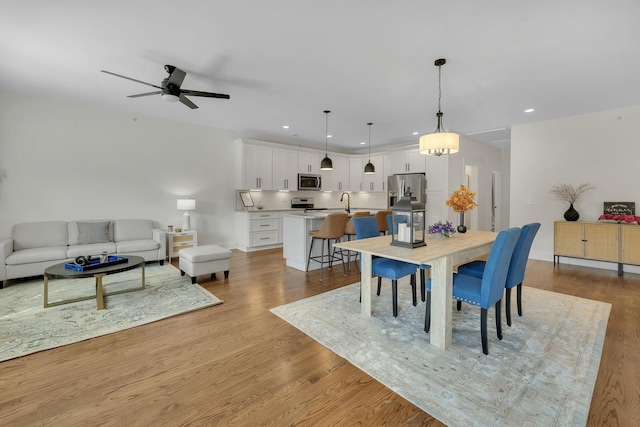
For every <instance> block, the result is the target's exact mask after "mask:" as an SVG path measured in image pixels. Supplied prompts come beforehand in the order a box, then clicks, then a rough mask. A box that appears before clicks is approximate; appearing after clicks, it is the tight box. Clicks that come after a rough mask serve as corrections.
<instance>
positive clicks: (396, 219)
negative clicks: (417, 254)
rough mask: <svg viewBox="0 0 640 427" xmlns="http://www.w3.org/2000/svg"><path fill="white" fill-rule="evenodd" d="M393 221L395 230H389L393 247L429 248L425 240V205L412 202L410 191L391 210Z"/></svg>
mask: <svg viewBox="0 0 640 427" xmlns="http://www.w3.org/2000/svg"><path fill="white" fill-rule="evenodd" d="M391 219H392V225H393V229H392V230H389V233H390V234H391V244H392V245H393V246H401V247H403V248H410V249H413V248H419V247H421V246H427V243H426V242H425V240H424V233H425V231H424V228H425V227H424V226H425V224H424V221H425V209H424V203H418V202H417V201H416V200H415V199H414V200H412V199H411V191H410V190H409V189H407V192H406V193H405V194H404V197H402V198H401V199H400V200H399V201H398V202H397V203H396V204H395V205H393V207H392V208H391Z"/></svg>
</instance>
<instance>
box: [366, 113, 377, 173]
mask: <svg viewBox="0 0 640 427" xmlns="http://www.w3.org/2000/svg"><path fill="white" fill-rule="evenodd" d="M372 124H373V123H367V126H369V163H367V164H366V165H364V173H365V174H367V175H371V174H374V173H376V167H375V166H373V163H371V125H372Z"/></svg>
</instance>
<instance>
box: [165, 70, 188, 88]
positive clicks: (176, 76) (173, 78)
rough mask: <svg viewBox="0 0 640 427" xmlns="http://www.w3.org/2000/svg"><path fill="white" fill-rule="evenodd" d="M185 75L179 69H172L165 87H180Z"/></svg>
mask: <svg viewBox="0 0 640 427" xmlns="http://www.w3.org/2000/svg"><path fill="white" fill-rule="evenodd" d="M186 75H187V73H185V72H184V71H182V70H181V69H179V68H176V69H174V70H173V72H172V73H171V75H170V76H169V80H168V81H167V86H169V85H170V84H174V85H176V86H178V87H180V85H181V84H182V81H183V80H184V78H185V76H186Z"/></svg>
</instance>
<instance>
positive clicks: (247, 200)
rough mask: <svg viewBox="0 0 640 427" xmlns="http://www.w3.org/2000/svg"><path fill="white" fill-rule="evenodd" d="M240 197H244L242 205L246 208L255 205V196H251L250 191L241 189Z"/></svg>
mask: <svg viewBox="0 0 640 427" xmlns="http://www.w3.org/2000/svg"><path fill="white" fill-rule="evenodd" d="M240 198H241V199H242V205H243V206H244V207H245V208H252V207H253V198H252V197H251V193H250V192H248V191H241V192H240Z"/></svg>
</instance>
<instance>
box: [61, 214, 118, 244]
mask: <svg viewBox="0 0 640 427" xmlns="http://www.w3.org/2000/svg"><path fill="white" fill-rule="evenodd" d="M105 224H106V225H105ZM105 228H106V236H105ZM81 229H82V233H81V232H80V230H81ZM103 242H113V224H112V222H111V221H110V220H108V219H102V220H87V221H70V222H69V245H86V244H90V243H103Z"/></svg>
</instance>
